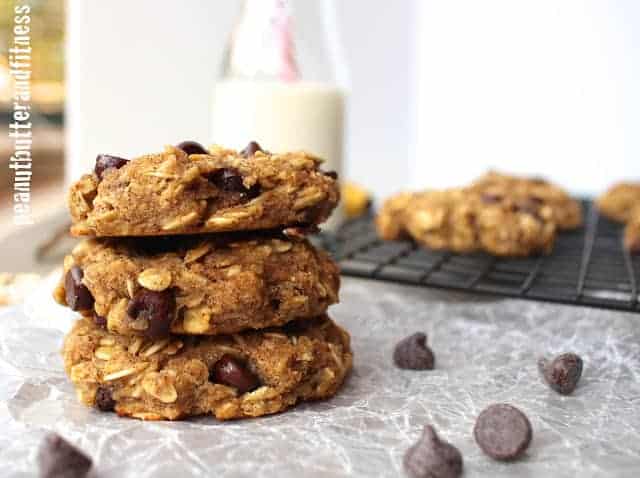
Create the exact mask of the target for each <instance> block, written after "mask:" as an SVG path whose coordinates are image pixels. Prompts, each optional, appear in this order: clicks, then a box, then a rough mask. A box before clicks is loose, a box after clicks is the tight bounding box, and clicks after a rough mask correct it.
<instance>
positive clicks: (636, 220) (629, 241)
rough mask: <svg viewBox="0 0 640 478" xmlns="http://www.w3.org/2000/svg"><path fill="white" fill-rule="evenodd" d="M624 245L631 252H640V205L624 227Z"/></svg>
mask: <svg viewBox="0 0 640 478" xmlns="http://www.w3.org/2000/svg"><path fill="white" fill-rule="evenodd" d="M624 247H626V248H627V250H629V252H631V254H640V205H638V206H637V207H636V208H635V209H634V211H633V214H632V215H631V217H630V219H629V222H627V225H626V226H625V228H624Z"/></svg>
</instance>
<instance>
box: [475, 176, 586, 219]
mask: <svg viewBox="0 0 640 478" xmlns="http://www.w3.org/2000/svg"><path fill="white" fill-rule="evenodd" d="M471 189H473V190H476V191H479V192H480V193H481V194H486V195H489V196H494V197H504V196H512V197H517V198H520V200H521V201H525V200H529V201H535V202H537V203H539V204H538V208H539V209H540V210H541V213H542V216H544V217H547V218H549V219H550V220H552V221H553V222H554V223H555V224H556V226H557V227H558V228H559V229H562V230H569V229H575V228H577V227H579V226H580V225H581V224H582V216H583V214H582V206H581V205H580V203H579V202H578V201H576V200H575V199H573V198H572V197H571V196H569V194H568V193H567V192H566V191H565V190H564V189H562V188H560V187H559V186H556V185H555V184H552V183H550V182H548V181H546V180H545V179H542V178H537V177H531V178H529V177H520V176H511V175H507V174H502V173H498V172H495V171H490V172H488V173H486V174H484V175H483V176H481V177H480V178H478V179H477V180H476V181H474V182H473V183H472V184H471Z"/></svg>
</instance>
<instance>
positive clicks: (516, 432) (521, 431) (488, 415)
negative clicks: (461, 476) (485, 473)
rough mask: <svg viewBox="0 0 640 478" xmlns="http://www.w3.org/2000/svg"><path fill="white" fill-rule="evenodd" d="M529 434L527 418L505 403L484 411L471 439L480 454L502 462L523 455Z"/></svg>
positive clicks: (529, 425)
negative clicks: (473, 439) (476, 444)
mask: <svg viewBox="0 0 640 478" xmlns="http://www.w3.org/2000/svg"><path fill="white" fill-rule="evenodd" d="M531 435H532V432H531V423H529V419H528V418H527V416H526V415H525V414H524V413H522V412H521V411H520V410H518V409H517V408H516V407H513V406H511V405H508V404H506V403H500V404H494V405H490V406H489V407H487V408H485V409H484V411H483V412H482V413H481V414H480V415H479V416H478V419H477V420H476V425H475V427H474V428H473V436H474V437H475V439H476V443H478V445H479V446H480V448H481V449H482V451H483V452H485V453H486V454H487V455H489V456H490V457H491V458H493V459H495V460H501V461H507V460H513V459H515V458H518V457H519V456H520V455H522V454H523V453H524V451H525V450H526V449H527V447H528V446H529V444H530V443H531Z"/></svg>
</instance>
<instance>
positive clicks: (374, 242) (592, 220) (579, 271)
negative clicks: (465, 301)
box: [320, 201, 640, 312]
mask: <svg viewBox="0 0 640 478" xmlns="http://www.w3.org/2000/svg"><path fill="white" fill-rule="evenodd" d="M584 210H585V211H586V216H585V224H584V227H582V228H580V229H577V230H575V231H570V232H563V233H561V234H559V236H558V238H557V240H556V244H555V247H554V250H553V253H552V254H551V255H548V256H538V257H530V258H524V259H506V258H497V257H492V256H490V255H487V254H484V253H474V254H464V255H462V254H454V253H450V252H444V251H432V250H428V249H424V248H422V247H419V246H417V245H415V244H413V243H411V242H400V241H382V240H381V239H379V238H378V236H377V234H376V231H375V228H374V225H373V218H372V217H371V216H367V217H363V218H361V219H358V220H355V221H352V222H349V223H347V224H345V225H344V226H343V227H342V228H341V229H340V230H339V231H338V232H337V233H336V234H334V235H331V236H330V235H323V236H321V237H320V241H321V245H323V246H324V247H325V248H327V249H329V251H330V252H332V254H333V255H334V257H335V258H336V259H337V261H338V262H339V264H340V266H341V269H342V273H343V274H344V275H346V276H357V277H366V278H369V279H376V280H382V281H390V282H400V283H405V284H412V285H419V286H424V287H439V288H444V289H455V290H462V291H469V292H478V293H485V294H494V295H496V294H497V295H502V296H508V297H519V298H525V299H532V300H541V301H549V302H560V303H565V304H574V305H585V306H593V307H601V308H608V309H621V310H629V311H636V312H640V304H639V301H638V299H639V294H638V278H639V277H640V256H630V255H629V253H628V252H627V251H626V250H625V249H624V248H623V247H622V239H621V237H622V226H620V225H619V224H615V223H613V222H611V221H609V220H608V219H606V218H604V217H602V216H600V215H599V214H598V213H597V210H596V208H595V207H594V205H593V203H592V202H590V201H585V202H584Z"/></svg>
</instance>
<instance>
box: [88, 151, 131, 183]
mask: <svg viewBox="0 0 640 478" xmlns="http://www.w3.org/2000/svg"><path fill="white" fill-rule="evenodd" d="M128 162H129V160H128V159H124V158H119V157H118V156H110V155H108V154H99V155H98V156H97V157H96V165H95V167H94V168H93V171H94V172H95V173H96V176H98V178H99V179H100V180H102V174H103V173H104V172H105V171H106V170H107V169H120V168H121V167H122V166H124V165H125V164H127V163H128Z"/></svg>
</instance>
